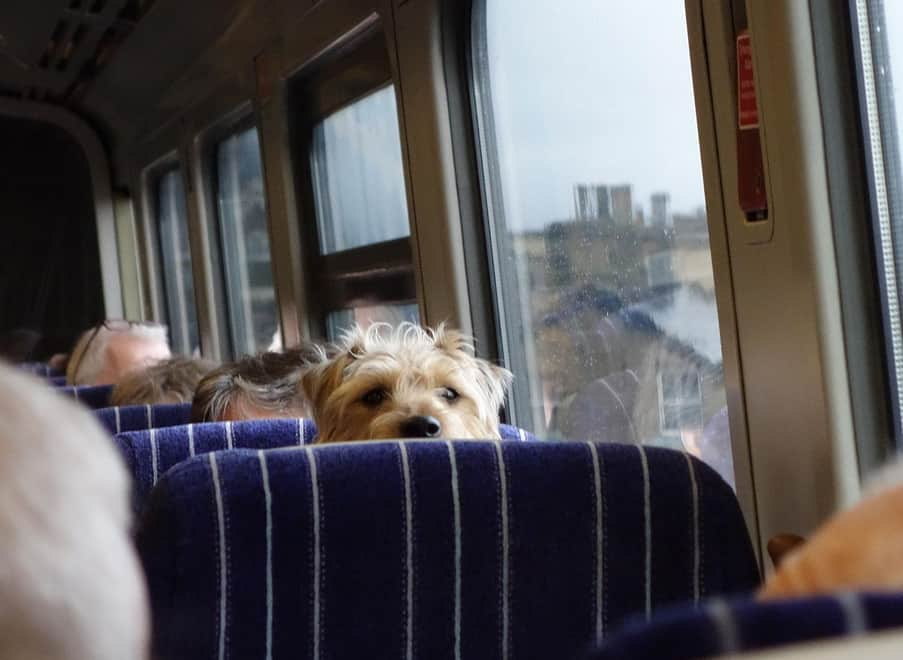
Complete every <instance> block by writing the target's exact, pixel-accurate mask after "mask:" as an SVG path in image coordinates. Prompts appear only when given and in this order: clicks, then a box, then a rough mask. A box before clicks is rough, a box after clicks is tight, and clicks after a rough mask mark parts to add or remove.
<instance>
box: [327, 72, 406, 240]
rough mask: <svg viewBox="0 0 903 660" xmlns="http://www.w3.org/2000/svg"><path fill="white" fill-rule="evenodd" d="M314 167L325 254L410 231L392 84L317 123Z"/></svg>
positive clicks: (404, 234)
mask: <svg viewBox="0 0 903 660" xmlns="http://www.w3.org/2000/svg"><path fill="white" fill-rule="evenodd" d="M311 171H312V173H313V188H314V202H315V207H316V215H317V231H318V234H319V239H320V252H321V254H331V253H333V252H339V251H342V250H350V249H351V248H356V247H361V246H363V245H371V244H373V243H381V242H383V241H389V240H392V239H397V238H404V237H405V236H408V235H409V234H410V225H409V223H408V206H407V199H406V196H405V186H404V170H403V168H402V163H401V136H400V134H399V132H398V113H397V110H396V107H395V88H394V87H393V86H392V85H389V86H387V87H383V88H382V89H380V90H379V91H376V92H373V93H372V94H369V95H367V96H365V97H364V98H362V99H360V100H358V101H356V102H354V103H352V104H351V105H349V106H346V107H345V108H342V109H341V110H339V111H337V112H335V113H333V114H331V115H329V116H328V117H326V119H324V120H323V121H321V122H319V123H318V124H317V125H316V126H314V129H313V146H312V151H311Z"/></svg>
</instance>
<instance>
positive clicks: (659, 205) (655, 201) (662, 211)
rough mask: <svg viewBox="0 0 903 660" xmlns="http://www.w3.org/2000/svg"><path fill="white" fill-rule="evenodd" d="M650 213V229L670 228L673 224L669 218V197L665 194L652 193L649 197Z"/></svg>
mask: <svg viewBox="0 0 903 660" xmlns="http://www.w3.org/2000/svg"><path fill="white" fill-rule="evenodd" d="M649 201H650V203H651V213H650V214H649V224H650V226H652V227H670V226H672V225H673V224H674V220H673V218H672V217H671V195H669V194H668V193H666V192H657V193H652V195H651V196H650V197H649Z"/></svg>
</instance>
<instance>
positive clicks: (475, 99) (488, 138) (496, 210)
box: [464, 0, 544, 426]
mask: <svg viewBox="0 0 903 660" xmlns="http://www.w3.org/2000/svg"><path fill="white" fill-rule="evenodd" d="M486 2H487V0H470V1H469V2H468V3H467V5H468V8H469V15H468V21H467V28H466V29H467V38H466V40H464V41H465V43H466V46H465V51H466V63H467V69H466V78H467V85H468V91H469V94H470V105H471V107H470V111H471V125H470V133H471V135H472V136H473V138H472V139H473V140H474V149H475V153H474V160H475V168H476V172H477V182H476V186H477V190H478V191H479V192H478V193H477V194H478V195H479V199H480V202H481V205H482V217H483V233H484V236H483V244H482V246H480V248H479V249H481V250H482V251H483V252H484V254H485V255H486V260H487V263H486V270H487V271H488V273H487V275H488V277H487V278H486V279H487V280H488V282H487V283H486V285H485V286H486V287H487V288H488V291H487V293H486V299H487V301H489V303H488V304H490V305H491V307H492V310H493V311H494V314H493V317H494V320H495V324H494V326H495V327H494V330H495V339H496V344H497V346H498V350H499V354H500V355H501V356H504V358H505V360H506V366H507V367H508V369H509V370H510V371H512V372H513V373H515V374H524V377H523V378H522V379H521V380H522V382H526V383H527V387H526V388H519V387H517V386H516V384H515V386H513V387H511V388H509V391H508V397H507V399H508V400H507V405H506V410H507V413H508V415H507V416H508V418H509V419H510V421H511V423H512V424H519V425H523V422H524V420H525V419H528V418H529V419H530V421H531V422H533V423H534V424H535V422H536V421H537V420H535V419H532V418H533V411H534V409H535V408H534V406H533V404H532V400H533V398H534V397H536V396H538V397H540V398H541V395H542V386H541V384H540V383H539V382H538V377H537V376H538V373H539V370H538V369H537V367H536V358H535V356H534V355H533V346H532V343H531V342H529V341H526V339H525V337H524V335H523V333H524V332H526V327H527V326H526V324H525V322H524V319H525V312H524V310H523V309H518V310H517V313H516V315H512V314H511V313H510V312H511V310H509V309H508V308H507V307H506V306H505V305H504V302H503V301H504V300H505V299H508V300H520V301H524V300H525V299H526V298H525V297H524V296H521V295H520V290H519V289H520V287H519V284H518V278H517V276H516V275H515V274H513V273H509V272H508V269H502V268H501V266H500V263H499V261H500V260H499V259H498V257H497V255H501V254H507V253H509V252H510V250H511V249H512V246H511V243H512V242H511V241H510V240H509V239H508V238H507V236H506V235H505V234H504V232H500V231H499V230H498V226H499V222H498V218H504V216H505V209H504V202H503V200H502V195H501V194H500V192H499V191H500V190H501V188H502V184H501V181H502V176H501V160H500V158H499V157H498V140H497V138H496V131H495V124H494V108H493V104H492V93H491V92H492V90H491V85H490V84H489V81H488V72H489V65H488V63H487V62H486V58H487V57H488V55H487V52H488V36H487V27H488V26H487V22H486V21H485V20H482V19H485V15H486ZM479 71H483V72H484V73H485V74H486V75H484V76H482V77H481V76H480V75H479V73H478V72H479ZM511 328H520V329H521V335H520V343H521V344H522V346H523V350H520V351H517V350H513V349H512V341H511V337H512V333H511ZM543 426H544V424H543Z"/></svg>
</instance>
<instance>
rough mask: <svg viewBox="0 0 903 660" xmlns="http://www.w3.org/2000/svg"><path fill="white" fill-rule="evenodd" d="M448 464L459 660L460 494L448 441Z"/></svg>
mask: <svg viewBox="0 0 903 660" xmlns="http://www.w3.org/2000/svg"><path fill="white" fill-rule="evenodd" d="M445 444H446V446H447V447H448V462H449V465H450V466H451V490H452V511H453V512H454V534H455V660H461V494H460V492H459V490H458V458H457V456H456V455H455V446H454V445H453V444H452V443H451V441H450V440H446V441H445Z"/></svg>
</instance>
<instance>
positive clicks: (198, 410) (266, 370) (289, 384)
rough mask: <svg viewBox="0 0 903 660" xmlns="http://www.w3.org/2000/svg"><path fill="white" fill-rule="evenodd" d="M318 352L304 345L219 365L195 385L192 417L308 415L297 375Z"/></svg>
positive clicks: (195, 419)
mask: <svg viewBox="0 0 903 660" xmlns="http://www.w3.org/2000/svg"><path fill="white" fill-rule="evenodd" d="M320 355H321V353H320V352H318V351H317V349H316V347H315V346H313V345H307V346H302V347H298V348H290V349H288V350H286V351H285V352H283V353H273V352H267V353H259V354H258V355H254V356H249V357H244V358H242V359H240V360H238V361H236V362H232V363H229V364H226V365H223V366H222V367H220V368H219V369H216V370H215V371H212V372H210V373H208V374H207V376H205V377H204V379H203V380H201V382H200V384H199V385H198V387H197V390H196V391H195V395H194V401H193V402H192V405H191V419H192V421H193V422H221V421H238V420H242V419H266V418H271V417H306V416H308V415H309V414H310V411H309V409H308V406H307V401H306V399H305V397H304V393H303V392H302V390H301V385H300V383H301V377H302V376H303V375H304V373H305V371H306V370H307V368H308V367H309V366H310V364H311V363H312V362H314V361H316V360H318V359H320Z"/></svg>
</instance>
